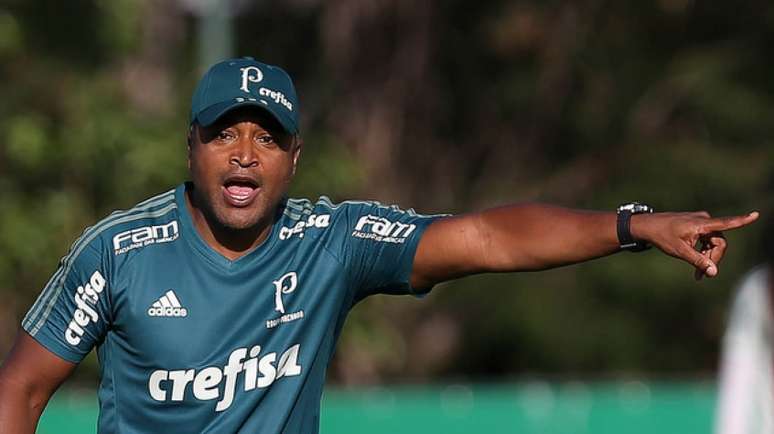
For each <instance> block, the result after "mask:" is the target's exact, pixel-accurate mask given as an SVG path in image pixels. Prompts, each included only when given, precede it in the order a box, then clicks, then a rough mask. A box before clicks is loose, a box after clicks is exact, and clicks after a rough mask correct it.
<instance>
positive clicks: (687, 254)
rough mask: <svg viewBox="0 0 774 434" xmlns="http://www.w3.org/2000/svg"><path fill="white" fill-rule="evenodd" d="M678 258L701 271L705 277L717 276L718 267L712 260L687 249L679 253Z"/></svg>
mask: <svg viewBox="0 0 774 434" xmlns="http://www.w3.org/2000/svg"><path fill="white" fill-rule="evenodd" d="M680 258H681V259H683V260H684V261H686V262H688V263H689V264H691V265H693V266H694V267H696V269H698V270H701V271H702V272H703V273H704V274H706V275H707V277H715V276H717V274H718V266H717V264H715V262H714V261H713V260H712V259H710V258H709V257H708V256H704V255H702V254H701V253H699V252H697V251H696V250H693V249H691V248H689V247H686V248H684V249H682V250H681V251H680Z"/></svg>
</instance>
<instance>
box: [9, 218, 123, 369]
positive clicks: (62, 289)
mask: <svg viewBox="0 0 774 434" xmlns="http://www.w3.org/2000/svg"><path fill="white" fill-rule="evenodd" d="M100 246H101V242H100V241H99V240H98V239H91V240H90V239H89V236H88V232H86V233H85V234H84V236H83V237H81V238H80V239H79V240H78V241H76V242H75V243H74V244H73V246H72V247H71V249H70V252H69V253H68V255H67V256H65V257H64V258H62V260H61V261H60V264H59V268H58V269H57V271H56V272H55V273H54V275H53V276H52V277H51V279H49V281H48V283H47V284H46V286H45V288H44V289H43V291H42V292H41V293H40V296H39V297H38V299H37V301H36V302H35V304H33V305H32V307H31V308H30V310H29V312H28V313H27V315H26V316H25V317H24V320H23V321H22V328H23V329H24V330H25V331H26V332H27V333H28V334H29V335H30V336H31V337H32V338H33V339H35V340H36V341H38V343H40V344H41V345H43V346H44V347H45V348H47V349H48V350H49V351H51V352H53V353H54V354H56V355H57V356H59V357H61V358H62V359H65V360H67V361H69V362H73V363H78V362H80V361H81V360H82V359H83V358H84V357H85V356H86V355H87V354H88V353H89V351H91V349H92V348H93V347H94V346H95V345H97V344H98V343H100V342H101V341H102V340H103V339H104V337H105V334H106V332H107V329H108V325H109V322H110V306H109V290H110V288H109V282H108V279H107V277H108V275H109V273H108V272H107V266H106V263H105V258H106V257H107V255H104V254H103V251H104V249H102V248H101V247H100Z"/></svg>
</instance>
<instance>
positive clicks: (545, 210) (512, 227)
mask: <svg viewBox="0 0 774 434" xmlns="http://www.w3.org/2000/svg"><path fill="white" fill-rule="evenodd" d="M300 152H301V143H300V141H299V140H298V139H297V138H296V137H292V136H288V135H286V134H283V133H282V132H281V130H280V129H279V127H278V125H277V124H276V122H274V121H273V120H272V119H270V118H268V117H267V116H266V115H265V114H264V113H263V112H262V111H260V110H255V109H245V110H236V111H233V112H231V113H230V114H228V115H226V116H224V117H223V118H221V119H220V120H219V121H218V122H216V123H215V124H214V125H212V126H207V127H194V128H192V129H191V131H190V134H189V148H188V167H189V171H190V176H191V180H192V182H193V185H194V188H193V189H192V190H191V191H189V192H188V195H187V198H186V200H187V207H188V210H189V211H190V213H191V215H192V217H193V221H194V225H195V226H196V229H197V231H198V232H199V234H200V235H201V237H202V238H203V239H204V240H205V241H206V242H207V243H208V244H209V245H210V246H211V247H212V248H213V249H214V250H216V251H217V252H219V253H220V254H222V255H223V256H225V257H226V258H229V259H231V260H234V259H237V258H239V257H240V256H242V255H244V254H246V253H247V252H249V251H250V250H251V249H254V248H255V247H257V246H258V245H260V244H261V243H262V242H263V241H264V240H265V239H266V237H267V236H268V234H269V233H270V230H271V226H272V225H273V224H274V223H275V216H276V210H277V205H278V203H279V202H280V200H281V199H282V197H283V196H284V195H285V194H286V192H287V190H288V187H289V184H290V181H291V179H292V178H293V175H294V174H295V170H296V164H297V163H298V158H299V155H300ZM234 177H241V178H239V179H240V180H241V181H245V180H249V181H250V183H251V184H254V186H256V187H257V188H258V189H257V191H256V192H255V193H254V195H253V196H251V197H252V199H251V200H249V201H246V202H238V203H235V202H234V201H233V200H230V199H229V198H228V195H225V194H224V187H225V186H227V185H228V184H229V180H232V181H233V179H234ZM757 218H758V213H756V212H753V213H750V214H747V215H744V216H736V217H724V218H712V217H710V215H709V214H708V213H706V212H694V213H655V214H641V215H636V216H633V217H632V220H631V231H632V235H633V236H634V237H635V238H636V239H640V240H645V241H648V242H649V243H651V244H653V245H654V246H656V247H657V248H659V249H660V250H661V251H663V252H664V253H666V254H668V255H670V256H673V257H676V258H679V259H682V260H684V261H686V262H688V263H689V264H691V265H692V266H693V267H695V269H696V270H697V271H696V272H697V277H701V276H704V275H706V276H708V277H714V276H716V275H717V273H718V267H717V264H718V263H719V262H720V261H721V259H722V258H723V255H724V254H725V251H726V247H727V243H726V240H725V238H724V237H723V234H722V231H725V230H730V229H736V228H739V227H742V226H745V225H747V224H750V223H752V222H753V221H755V220H756V219H757ZM615 221H616V216H615V213H611V212H591V211H579V210H572V209H566V208H560V207H555V206H550V205H544V204H521V205H509V206H504V207H500V208H493V209H488V210H485V211H481V212H474V213H469V214H464V215H460V216H455V217H450V218H445V219H441V220H437V221H436V222H434V223H433V224H431V225H430V227H429V228H428V229H427V230H426V231H425V233H424V235H423V236H422V239H421V240H420V242H419V246H418V248H417V252H416V255H415V258H414V267H413V272H412V275H411V283H412V285H413V286H414V287H417V288H424V287H429V286H432V285H434V284H436V283H439V282H443V281H446V280H450V279H454V278H457V277H461V276H466V275H469V274H476V273H483V272H506V271H526V270H543V269H547V268H553V267H558V266H562V265H566V264H572V263H576V262H582V261H586V260H589V259H593V258H597V257H601V256H606V255H609V254H612V253H614V252H616V251H618V238H617V235H616V229H615V227H616V224H615ZM697 245H698V246H699V250H697V249H695V246H697ZM74 367H75V365H74V364H72V363H69V362H65V361H63V360H62V359H60V358H59V357H57V356H55V355H54V354H52V353H50V352H49V351H48V350H46V349H45V348H44V347H42V346H41V345H40V344H38V343H37V342H36V341H35V340H33V339H32V338H31V337H30V336H29V335H27V334H26V333H24V332H20V333H19V336H18V337H17V340H16V343H15V345H14V347H13V349H12V350H11V353H10V355H9V356H8V357H7V358H6V360H5V361H4V363H3V365H2V367H1V368H0V427H2V428H3V433H32V432H34V428H35V426H36V425H37V421H38V418H39V417H40V414H41V412H42V410H43V408H44V407H45V405H46V403H47V402H48V399H49V398H50V396H51V394H52V393H53V392H54V391H55V390H56V388H57V387H59V385H60V384H61V383H62V382H63V381H64V380H65V379H66V378H67V377H68V376H69V375H70V373H71V372H72V370H73V369H74Z"/></svg>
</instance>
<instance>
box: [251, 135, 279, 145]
mask: <svg viewBox="0 0 774 434" xmlns="http://www.w3.org/2000/svg"><path fill="white" fill-rule="evenodd" d="M256 141H257V142H258V143H259V144H261V145H263V146H276V142H275V141H274V137H273V136H272V135H270V134H262V135H260V136H258V137H257V138H256Z"/></svg>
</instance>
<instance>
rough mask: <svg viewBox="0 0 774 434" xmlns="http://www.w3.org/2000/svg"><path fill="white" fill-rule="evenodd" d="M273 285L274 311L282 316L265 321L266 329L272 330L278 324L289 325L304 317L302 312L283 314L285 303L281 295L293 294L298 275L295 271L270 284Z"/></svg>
mask: <svg viewBox="0 0 774 434" xmlns="http://www.w3.org/2000/svg"><path fill="white" fill-rule="evenodd" d="M272 283H273V284H274V310H275V311H276V312H279V313H281V314H282V316H280V317H278V318H273V319H269V320H266V328H267V329H273V328H275V327H277V326H278V325H280V324H285V323H289V322H292V321H296V320H299V319H301V318H303V317H304V311H303V310H297V311H295V312H290V313H285V303H284V302H283V300H282V296H283V295H288V294H291V293H293V291H295V290H296V287H297V286H298V274H297V273H296V272H295V271H291V272H289V273H285V274H283V275H282V277H280V278H279V279H277V280H275V281H274V282H272Z"/></svg>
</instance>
